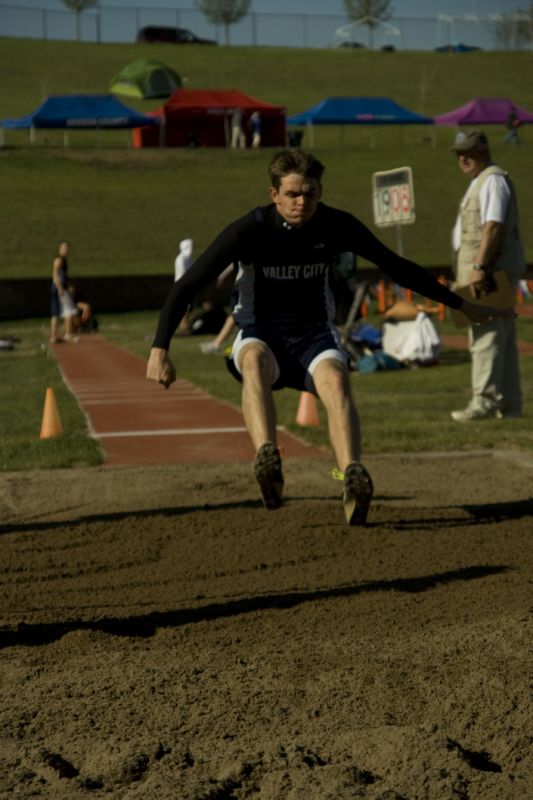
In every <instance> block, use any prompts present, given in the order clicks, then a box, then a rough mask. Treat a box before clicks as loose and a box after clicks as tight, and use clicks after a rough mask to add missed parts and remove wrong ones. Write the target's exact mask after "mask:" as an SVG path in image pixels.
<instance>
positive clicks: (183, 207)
mask: <svg viewBox="0 0 533 800" xmlns="http://www.w3.org/2000/svg"><path fill="white" fill-rule="evenodd" d="M206 50H207V51H208V52H206ZM146 55H151V56H153V57H157V58H160V59H161V60H163V61H165V62H166V63H168V64H169V65H170V66H172V67H174V68H175V69H177V71H178V72H179V73H180V74H181V75H183V76H184V77H186V78H187V84H186V85H188V86H191V87H209V88H222V87H225V88H231V87H236V88H240V89H242V90H243V91H245V92H248V93H250V94H252V95H255V96H258V97H261V98H262V99H265V100H268V101H270V102H273V103H281V104H283V105H285V106H286V107H287V111H288V113H289V114H290V113H296V112H298V111H301V110H303V109H304V108H307V107H308V106H310V105H313V104H315V103H317V102H318V101H319V100H320V99H322V98H323V97H326V96H331V95H358V94H360V95H368V94H372V95H383V96H388V97H392V98H393V99H395V100H396V101H397V102H399V103H401V104H402V105H405V106H406V107H408V108H411V109H413V110H415V111H418V112H420V113H424V114H428V115H433V114H438V113H442V112H444V111H447V110H450V109H451V108H454V107H456V106H458V105H460V104H462V103H464V102H466V101H467V100H469V99H471V98H472V97H475V96H507V95H510V96H511V97H512V99H513V100H514V101H515V102H517V103H518V104H519V105H523V106H524V107H526V108H533V86H532V84H531V81H530V80H529V77H528V76H529V74H530V72H531V66H532V64H533V55H532V54H531V53H484V52H483V53H471V54H466V55H465V54H442V53H424V52H416V53H413V52H411V53H407V52H406V53H401V52H396V53H383V52H368V51H363V52H361V53H360V52H344V51H341V50H323V51H322V50H301V49H298V50H291V49H288V48H284V49H278V48H240V47H217V48H202V47H199V48H195V47H187V48H178V47H173V46H170V45H157V46H148V45H92V44H77V43H74V42H68V43H65V42H39V41H34V40H32V41H28V40H11V39H0V68H1V70H2V74H3V75H4V80H3V81H2V85H1V86H0V109H1V112H0V113H1V116H2V118H4V117H14V116H18V115H22V114H25V113H28V112H30V111H31V110H33V109H35V108H36V107H37V106H38V105H39V104H40V102H41V101H42V100H43V99H44V98H45V97H46V96H48V95H49V94H68V93H76V92H87V93H103V92H106V91H107V85H108V83H109V80H110V79H111V78H112V77H113V76H114V75H115V74H116V73H117V72H118V71H119V70H120V69H121V68H122V67H123V66H124V65H125V64H127V63H129V62H130V61H132V60H134V59H135V58H138V57H140V56H146ZM66 64H68V69H65V65H66ZM126 100H127V103H126V104H128V105H131V106H134V107H136V108H139V109H140V110H143V111H147V110H150V109H153V108H154V107H156V106H157V105H159V101H153V100H152V101H134V100H130V99H129V98H127V99H126ZM490 133H491V136H492V141H493V150H494V156H495V158H496V159H497V160H498V161H500V162H501V163H502V164H503V165H504V166H505V167H506V168H507V169H509V171H510V172H511V174H512V176H513V178H514V180H515V183H516V186H517V191H518V195H519V200H520V207H521V212H522V218H523V220H524V225H523V228H524V238H525V244H526V249H527V254H528V260H529V261H533V229H532V227H531V226H530V225H528V224H527V220H528V217H529V215H530V214H531V210H532V209H533V184H532V182H531V181H530V180H529V172H530V167H531V163H532V160H533V144H532V143H530V142H529V141H528V139H529V136H528V131H526V132H525V134H524V138H525V143H524V146H523V147H522V148H510V147H505V146H503V145H502V144H501V139H502V135H503V130H502V129H501V128H500V127H499V126H496V127H494V129H492V130H491V131H490ZM453 135H454V129H449V128H440V129H435V137H436V141H435V146H433V144H432V142H431V141H429V139H430V138H431V131H430V130H428V128H427V127H426V126H411V127H409V126H405V127H404V128H399V127H398V126H392V127H386V126H383V127H380V128H376V127H374V126H372V127H371V128H369V127H365V126H353V127H350V128H344V129H342V130H341V129H338V128H337V127H333V128H321V129H320V130H318V131H316V135H315V145H314V150H315V151H316V152H317V153H318V154H319V156H320V158H321V159H322V160H323V161H324V163H325V164H326V166H327V170H326V176H325V193H324V198H325V200H326V201H327V202H328V203H330V204H331V205H336V206H341V207H344V208H346V209H347V210H350V211H352V212H354V213H355V214H357V216H359V217H360V218H361V219H362V220H363V221H364V222H366V223H367V224H368V225H370V226H371V227H372V226H373V218H372V208H371V176H372V173H373V172H375V171H377V170H383V169H391V168H394V167H398V166H403V165H404V164H407V165H409V166H411V167H412V169H413V174H414V191H415V200H416V214H417V219H416V222H415V224H414V225H412V226H404V228H403V230H402V237H403V246H404V251H405V254H406V255H408V256H409V257H411V258H413V259H415V260H417V261H419V262H420V263H422V264H424V265H427V266H432V265H447V264H449V262H450V244H449V242H450V227H451V225H452V222H453V218H454V216H455V211H456V207H457V203H458V200H459V197H460V195H461V194H462V192H463V190H464V188H465V181H464V178H463V177H462V176H461V175H460V173H459V172H458V170H457V166H456V164H455V160H454V157H453V156H452V155H451V154H450V153H449V145H450V143H451V141H452V139H453ZM69 136H70V144H71V146H70V147H69V148H65V147H63V134H62V133H61V132H57V131H47V132H44V131H40V132H38V141H37V144H36V145H34V146H31V145H30V144H29V137H28V132H27V131H6V147H5V148H4V149H2V150H0V169H1V172H2V186H3V194H4V197H5V198H8V202H6V203H5V204H4V205H5V207H4V208H3V213H2V215H1V216H0V256H1V258H0V279H1V278H17V277H45V276H47V275H48V274H49V271H50V264H51V259H52V257H53V255H54V252H55V248H56V246H57V242H58V241H59V240H61V239H63V238H67V239H69V240H70V241H71V242H72V248H73V249H72V273H73V276H75V275H79V276H92V275H132V276H134V275H137V274H163V273H166V272H168V271H169V270H171V269H172V263H173V260H174V257H175V255H176V252H177V247H178V242H179V241H180V240H181V239H182V238H185V237H191V238H192V239H193V240H194V241H195V244H196V248H197V250H198V249H201V248H202V247H203V246H205V245H206V244H207V243H208V241H209V240H210V239H211V238H212V236H213V235H214V234H215V233H216V232H217V231H218V230H219V229H220V228H221V227H222V226H223V225H224V224H226V223H227V222H228V221H230V220H231V219H232V218H234V217H236V216H238V215H240V214H242V213H244V212H245V211H246V210H248V209H249V208H250V207H253V206H255V205H258V204H260V203H263V202H267V199H268V198H267V176H266V165H267V162H268V159H269V157H270V152H269V151H268V150H266V151H265V150H260V151H257V152H256V151H245V152H242V153H241V152H239V153H234V152H228V151H225V150H218V149H211V150H202V149H199V150H196V151H191V150H188V149H183V150H164V151H162V152H160V151H151V150H144V151H142V150H141V151H138V150H132V149H131V148H130V147H129V146H127V145H128V142H129V135H128V134H125V133H124V132H112V131H106V132H104V133H102V134H101V135H100V137H97V135H96V133H95V132H94V131H80V132H76V131H72V132H70V134H69ZM304 145H305V146H309V142H306V141H305V138H304ZM379 235H380V236H381V237H382V238H383V239H384V241H385V242H386V243H387V244H389V245H390V246H391V247H394V248H395V247H396V232H395V230H394V229H381V230H380V231H379Z"/></svg>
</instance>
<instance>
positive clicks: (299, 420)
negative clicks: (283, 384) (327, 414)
mask: <svg viewBox="0 0 533 800" xmlns="http://www.w3.org/2000/svg"><path fill="white" fill-rule="evenodd" d="M296 424H297V425H305V426H311V425H320V420H319V418H318V409H317V407H316V398H315V396H314V394H311V392H302V393H301V394H300V403H299V405H298V411H297V412H296Z"/></svg>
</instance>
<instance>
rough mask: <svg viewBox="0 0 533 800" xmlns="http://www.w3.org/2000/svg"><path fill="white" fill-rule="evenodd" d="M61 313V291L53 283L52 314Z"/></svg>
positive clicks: (51, 294) (57, 314) (51, 288)
mask: <svg viewBox="0 0 533 800" xmlns="http://www.w3.org/2000/svg"><path fill="white" fill-rule="evenodd" d="M60 313H61V306H60V305H59V292H58V291H57V286H56V285H55V283H52V285H51V286H50V316H51V317H59V315H60Z"/></svg>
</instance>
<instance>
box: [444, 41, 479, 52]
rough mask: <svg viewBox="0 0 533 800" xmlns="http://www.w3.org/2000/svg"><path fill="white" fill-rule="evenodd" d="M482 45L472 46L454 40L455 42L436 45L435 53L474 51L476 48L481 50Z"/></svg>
mask: <svg viewBox="0 0 533 800" xmlns="http://www.w3.org/2000/svg"><path fill="white" fill-rule="evenodd" d="M482 49H483V48H482V47H474V45H471V44H463V43H462V42H456V43H455V44H443V45H441V47H436V48H435V50H436V52H437V53H474V52H476V51H477V50H482Z"/></svg>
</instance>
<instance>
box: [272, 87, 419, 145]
mask: <svg viewBox="0 0 533 800" xmlns="http://www.w3.org/2000/svg"><path fill="white" fill-rule="evenodd" d="M287 125H307V126H308V127H309V129H310V131H311V134H312V126H313V125H433V119H432V118H431V117H424V116H422V115H421V114H416V113H415V112H414V111H409V110H408V109H407V108H402V106H399V105H398V103H395V102H394V100H390V99H389V98H388V97H327V98H326V99H325V100H321V102H320V103H318V104H317V105H316V106H312V107H311V108H308V109H307V111H303V112H302V113H301V114H295V115H294V116H291V117H287ZM311 138H313V137H312V135H311ZM311 144H312V142H311Z"/></svg>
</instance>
